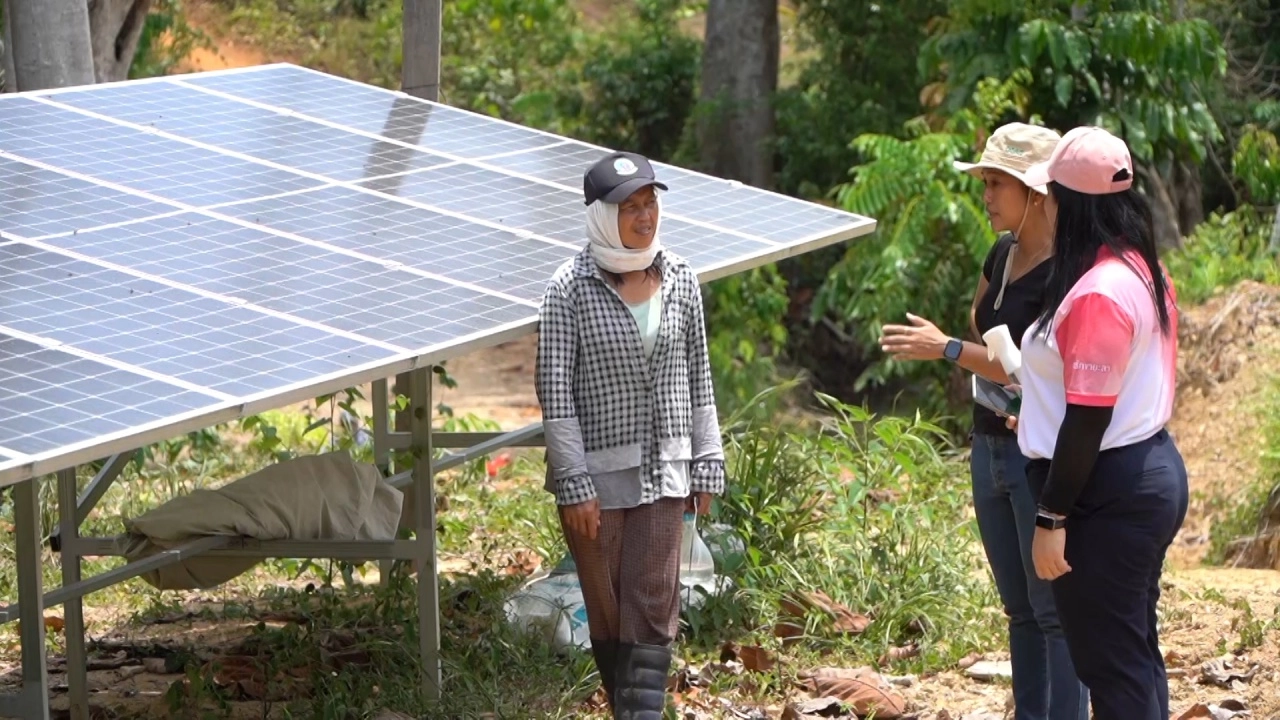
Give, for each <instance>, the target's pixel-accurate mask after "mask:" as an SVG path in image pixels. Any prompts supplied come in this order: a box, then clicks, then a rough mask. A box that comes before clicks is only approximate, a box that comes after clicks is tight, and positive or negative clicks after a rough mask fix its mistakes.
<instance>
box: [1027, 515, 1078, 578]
mask: <svg viewBox="0 0 1280 720" xmlns="http://www.w3.org/2000/svg"><path fill="white" fill-rule="evenodd" d="M1066 553H1067V529H1066V528H1058V529H1057V530H1048V529H1045V528H1042V527H1038V528H1036V535H1035V537H1034V538H1033V539H1032V540H1031V559H1032V560H1033V561H1034V562H1035V565H1036V576H1037V577H1039V578H1040V579H1041V580H1057V579H1058V578H1060V577H1062V576H1063V575H1066V574H1067V573H1069V572H1071V566H1070V565H1068V564H1067V556H1066Z"/></svg>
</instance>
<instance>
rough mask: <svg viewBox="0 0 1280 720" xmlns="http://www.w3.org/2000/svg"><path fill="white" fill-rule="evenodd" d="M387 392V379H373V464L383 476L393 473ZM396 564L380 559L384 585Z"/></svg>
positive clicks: (379, 580)
mask: <svg viewBox="0 0 1280 720" xmlns="http://www.w3.org/2000/svg"><path fill="white" fill-rule="evenodd" d="M387 392H388V390H387V381H386V380H385V379H383V380H374V381H373V464H374V465H376V466H377V467H378V469H379V470H380V471H382V476H383V477H388V476H390V475H391V442H390V431H389V430H388V428H387V423H389V422H390V421H391V416H390V407H389V406H388V404H387ZM395 564H396V561H395V560H390V559H385V558H384V559H382V560H379V561H378V583H379V584H380V585H382V586H383V587H387V586H388V585H389V584H390V583H391V571H392V569H393V568H395Z"/></svg>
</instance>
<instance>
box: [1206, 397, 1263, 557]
mask: <svg viewBox="0 0 1280 720" xmlns="http://www.w3.org/2000/svg"><path fill="white" fill-rule="evenodd" d="M1256 404H1257V409H1256V411H1254V412H1252V413H1251V414H1253V415H1254V416H1255V417H1257V418H1258V419H1259V420H1260V421H1261V422H1262V423H1263V425H1264V427H1263V448H1262V451H1261V459H1260V462H1259V464H1258V474H1257V475H1256V476H1255V477H1254V478H1253V479H1252V480H1251V481H1250V482H1249V483H1247V484H1246V485H1245V487H1244V488H1243V489H1242V490H1241V491H1239V492H1237V493H1234V494H1233V495H1232V497H1231V498H1219V499H1218V502H1217V503H1215V505H1216V507H1214V508H1213V509H1214V514H1215V520H1214V523H1213V527H1212V528H1211V529H1210V531H1209V552H1208V554H1207V555H1206V557H1205V562H1207V563H1209V564H1212V565H1222V564H1224V563H1227V562H1228V561H1229V560H1230V557H1229V556H1230V554H1231V553H1230V550H1231V546H1232V543H1233V542H1235V541H1236V540H1238V539H1240V538H1246V537H1251V536H1253V535H1254V534H1255V533H1257V531H1258V529H1259V527H1258V524H1259V520H1260V518H1261V516H1262V511H1263V508H1264V507H1265V506H1266V503H1267V500H1268V498H1269V497H1270V495H1271V493H1273V492H1275V491H1276V490H1277V489H1280V382H1272V383H1271V385H1270V386H1269V387H1268V388H1267V389H1266V391H1265V392H1264V393H1263V394H1262V396H1261V397H1260V398H1258V399H1257V400H1256Z"/></svg>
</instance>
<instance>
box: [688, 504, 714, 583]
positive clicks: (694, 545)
mask: <svg viewBox="0 0 1280 720" xmlns="http://www.w3.org/2000/svg"><path fill="white" fill-rule="evenodd" d="M715 579H716V566H715V560H714V559H713V558H712V557H711V550H710V549H709V548H708V547H707V544H706V543H705V542H703V540H702V536H701V535H699V534H698V517H697V516H696V515H694V514H693V513H689V512H687V513H685V514H684V532H683V535H682V537H681V538H680V584H681V585H684V586H685V587H693V586H694V585H701V586H703V587H705V588H707V589H708V590H710V589H711V588H712V587H714V583H715Z"/></svg>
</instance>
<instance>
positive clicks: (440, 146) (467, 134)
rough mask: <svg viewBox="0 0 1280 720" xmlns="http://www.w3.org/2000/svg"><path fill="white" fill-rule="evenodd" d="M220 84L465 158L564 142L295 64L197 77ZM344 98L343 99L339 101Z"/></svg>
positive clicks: (205, 82) (207, 84)
mask: <svg viewBox="0 0 1280 720" xmlns="http://www.w3.org/2000/svg"><path fill="white" fill-rule="evenodd" d="M189 82H190V83H191V84H193V85H197V86H199V87H207V88H210V89H213V90H219V91H221V92H224V93H228V94H231V95H235V96H236V97H243V98H247V99H249V100H253V101H255V102H259V103H263V104H265V105H271V106H273V107H281V108H287V109H289V110H292V111H294V112H297V113H301V114H303V115H308V116H310V117H315V118H319V119H321V120H325V121H328V122H331V123H337V124H339V125H344V126H346V127H350V128H355V129H356V130H363V131H364V132H370V133H377V134H378V135H381V136H383V137H386V138H390V139H392V140H398V141H400V142H406V143H409V144H411V145H420V146H422V147H424V148H426V149H428V150H433V151H436V152H443V153H449V154H452V155H456V156H459V157H462V158H471V159H474V158H480V157H486V156H491V155H496V154H500V153H507V152H513V151H518V150H528V149H530V148H536V147H542V146H545V145H552V144H555V143H558V142H561V140H562V139H561V138H557V137H555V136H552V135H547V134H544V133H539V132H536V131H534V130H530V129H527V128H523V127H520V126H517V125H511V124H506V123H500V122H498V121H496V120H494V119H492V118H489V117H485V116H483V115H478V114H475V113H469V112H465V111H462V110H456V109H454V108H450V107H446V106H444V105H433V104H431V103H428V102H426V101H425V100H419V99H417V98H413V97H408V96H405V95H397V94H394V93H390V92H387V91H386V90H381V89H378V88H375V87H371V86H367V85H358V84H355V83H352V82H349V81H347V80H342V79H340V78H335V77H332V76H328V75H322V74H320V73H316V72H312V71H309V70H304V69H301V68H292V67H273V68H267V69H264V70H260V71H256V72H249V73H232V74H227V75H210V76H206V77H193V78H191V79H190V80H189ZM338 98H341V100H340V101H335V100H336V99H338Z"/></svg>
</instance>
